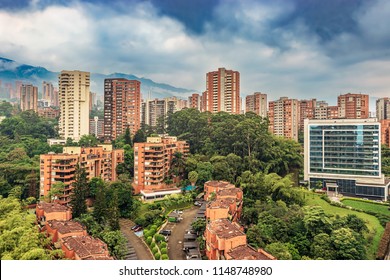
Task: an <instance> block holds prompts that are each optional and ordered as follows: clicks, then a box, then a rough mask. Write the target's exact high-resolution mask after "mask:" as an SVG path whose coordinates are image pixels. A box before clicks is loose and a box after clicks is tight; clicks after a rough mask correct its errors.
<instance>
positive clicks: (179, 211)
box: [173, 210, 183, 215]
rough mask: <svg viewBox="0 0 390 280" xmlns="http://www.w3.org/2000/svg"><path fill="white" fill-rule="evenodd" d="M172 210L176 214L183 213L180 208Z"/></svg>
mask: <svg viewBox="0 0 390 280" xmlns="http://www.w3.org/2000/svg"><path fill="white" fill-rule="evenodd" d="M173 212H175V213H177V214H179V215H182V214H183V211H181V210H173Z"/></svg>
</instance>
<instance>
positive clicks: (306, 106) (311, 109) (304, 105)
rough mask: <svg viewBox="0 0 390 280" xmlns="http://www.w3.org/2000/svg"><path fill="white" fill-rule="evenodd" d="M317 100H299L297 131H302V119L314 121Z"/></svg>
mask: <svg viewBox="0 0 390 280" xmlns="http://www.w3.org/2000/svg"><path fill="white" fill-rule="evenodd" d="M316 107H317V99H309V100H307V99H304V100H299V131H303V127H304V119H310V120H311V119H314V118H315V112H316Z"/></svg>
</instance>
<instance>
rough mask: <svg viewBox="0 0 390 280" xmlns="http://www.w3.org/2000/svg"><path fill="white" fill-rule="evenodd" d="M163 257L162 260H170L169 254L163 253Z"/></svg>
mask: <svg viewBox="0 0 390 280" xmlns="http://www.w3.org/2000/svg"><path fill="white" fill-rule="evenodd" d="M161 259H162V260H169V257H168V255H167V254H162V255H161Z"/></svg>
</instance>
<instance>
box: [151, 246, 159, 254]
mask: <svg viewBox="0 0 390 280" xmlns="http://www.w3.org/2000/svg"><path fill="white" fill-rule="evenodd" d="M157 252H158V247H153V249H152V253H153V255H155V254H156V253H157Z"/></svg>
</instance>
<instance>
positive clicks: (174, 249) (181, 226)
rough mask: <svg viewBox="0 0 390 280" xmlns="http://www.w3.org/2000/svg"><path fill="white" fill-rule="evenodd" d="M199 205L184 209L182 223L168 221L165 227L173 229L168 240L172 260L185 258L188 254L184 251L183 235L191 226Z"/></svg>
mask: <svg viewBox="0 0 390 280" xmlns="http://www.w3.org/2000/svg"><path fill="white" fill-rule="evenodd" d="M198 209H199V207H196V206H193V207H192V208H190V209H186V210H184V211H183V215H182V217H183V220H182V221H181V222H180V223H168V224H167V226H166V227H165V228H169V229H171V230H172V234H171V236H169V240H168V249H169V250H168V256H169V259H170V260H185V259H186V255H185V253H184V251H183V237H184V233H185V231H186V229H188V228H189V227H190V224H191V222H192V220H193V218H194V217H195V215H196V212H197V211H198Z"/></svg>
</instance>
